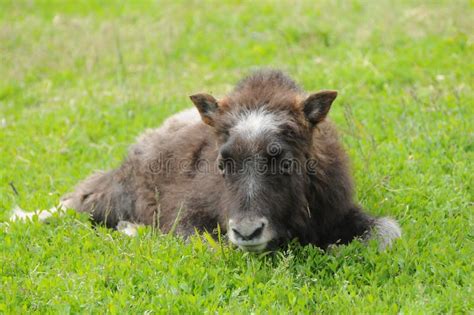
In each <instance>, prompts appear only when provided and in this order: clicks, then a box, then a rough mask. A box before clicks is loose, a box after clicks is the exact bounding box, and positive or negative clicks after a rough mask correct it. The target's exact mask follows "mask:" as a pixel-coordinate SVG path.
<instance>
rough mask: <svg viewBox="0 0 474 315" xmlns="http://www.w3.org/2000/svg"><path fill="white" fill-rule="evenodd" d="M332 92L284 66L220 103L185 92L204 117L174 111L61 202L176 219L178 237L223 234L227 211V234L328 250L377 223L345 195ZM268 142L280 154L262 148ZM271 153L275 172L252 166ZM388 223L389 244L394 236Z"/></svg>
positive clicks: (105, 217) (109, 217)
mask: <svg viewBox="0 0 474 315" xmlns="http://www.w3.org/2000/svg"><path fill="white" fill-rule="evenodd" d="M336 95H337V94H336V93H335V92H333V91H323V92H320V93H316V94H312V95H307V94H305V93H304V92H303V91H302V90H301V89H300V88H299V87H298V86H297V85H296V83H295V82H294V81H292V80H291V79H290V78H288V77H287V76H286V75H284V74H283V73H281V72H279V71H273V70H264V71H258V72H256V73H254V74H252V75H251V76H249V77H247V78H246V79H244V80H242V81H241V82H240V83H239V84H238V85H237V87H236V88H235V89H234V90H233V91H232V92H231V93H230V94H229V95H228V96H227V97H225V98H224V99H222V100H221V101H217V100H215V99H214V98H213V97H212V96H210V95H207V94H197V95H194V96H191V99H192V101H193V102H194V103H195V105H196V107H197V108H198V110H199V113H200V115H201V119H202V120H196V119H195V118H193V117H191V119H180V118H179V117H172V118H170V119H169V120H168V121H167V122H165V124H164V125H163V126H162V127H161V128H159V129H156V130H151V131H148V132H146V133H145V134H144V135H142V136H141V137H140V138H139V139H138V141H137V143H136V144H135V145H133V146H132V147H131V148H130V151H129V154H128V157H127V159H126V160H125V161H124V163H123V164H122V165H121V166H120V167H119V168H118V169H116V170H112V171H108V172H101V173H97V174H94V175H92V176H91V177H89V178H88V179H86V180H85V181H83V182H82V183H80V184H79V185H78V186H77V187H76V189H75V191H74V192H73V193H70V194H68V195H66V196H65V197H63V203H64V204H65V205H66V206H68V207H71V208H74V209H76V210H77V211H80V212H89V213H91V215H92V218H93V220H94V221H95V222H98V223H104V224H106V225H107V226H109V227H116V226H117V224H118V222H119V221H131V222H135V223H141V224H146V225H152V224H156V225H158V226H159V228H160V229H161V230H162V231H163V232H168V231H170V229H171V227H172V226H173V224H174V223H175V221H176V220H177V223H178V224H177V226H176V232H177V233H178V234H180V235H184V236H188V235H190V234H192V233H194V231H195V229H197V230H200V231H203V230H207V231H213V230H214V229H215V228H216V227H217V225H220V227H221V229H222V230H223V231H224V232H227V231H228V229H229V224H230V223H229V222H230V221H229V219H232V220H234V221H235V222H240V223H238V224H240V225H239V226H238V228H235V229H234V228H232V230H229V232H232V231H233V232H232V233H233V236H234V238H239V237H240V238H241V239H243V240H244V241H247V240H249V239H251V238H258V237H260V234H262V233H263V232H262V229H265V231H266V230H268V231H269V232H268V233H269V234H268V235H269V236H268V240H269V242H268V244H266V245H265V247H266V248H274V247H276V246H279V245H281V244H284V243H285V242H288V241H289V240H291V239H293V238H297V239H298V240H299V241H300V242H301V243H303V244H307V243H312V244H315V245H317V246H319V247H322V248H326V247H327V246H328V245H330V244H334V243H347V242H349V241H351V240H352V239H353V238H355V237H359V236H363V235H365V234H366V233H369V234H370V233H371V231H372V230H373V228H374V227H376V226H377V222H379V221H377V220H378V219H375V218H373V217H371V216H369V215H367V214H366V213H364V212H363V211H362V210H361V209H360V207H359V206H357V205H356V204H355V203H354V202H353V185H352V181H351V177H350V175H349V171H348V166H347V156H346V154H345V153H344V150H343V149H342V147H341V145H340V143H339V141H338V137H337V133H336V131H335V129H334V127H333V125H332V124H331V123H330V122H329V121H327V120H326V119H325V117H326V115H327V113H328V111H329V108H330V106H331V103H332V101H333V100H334V99H335V98H336ZM251 113H257V114H255V115H257V116H258V115H260V116H258V118H259V119H267V120H269V117H270V118H272V119H273V120H274V121H271V122H270V123H269V124H268V126H257V131H258V132H260V131H261V134H260V133H259V134H257V136H256V138H252V137H253V135H252V134H246V132H247V129H242V127H239V122H242V120H243V119H249V118H248V117H249V115H251ZM264 114H265V115H267V116H262V115H264ZM191 116H192V115H191ZM257 116H255V117H257ZM252 117H253V116H252ZM262 117H263V118H262ZM259 127H262V128H261V130H259ZM267 127H268V128H267ZM239 128H240V129H239ZM242 132H243V133H242ZM248 132H250V130H249V131H248ZM272 145H274V146H275V147H276V148H277V151H278V152H269V150H270V151H271V149H269V148H271V147H272ZM255 157H259V158H260V157H265V158H266V159H259V160H258V161H257V160H256V159H254V158H255ZM286 160H288V161H290V162H291V163H288V162H284V161H286ZM229 161H230V162H232V163H231V164H229V163H228V162H229ZM248 161H253V162H252V163H250V164H251V165H252V166H251V167H250V168H246V167H248V166H247V165H250V164H249V163H246V162H248ZM260 161H263V162H260ZM269 161H271V162H272V163H273V162H275V165H277V166H276V168H275V169H273V172H270V171H269V170H265V171H263V172H262V173H259V174H257V173H256V169H257V167H260V166H262V165H270V164H268V163H270V162H269ZM262 163H263V164H262ZM302 166H304V167H302ZM272 167H273V164H272ZM236 170H244V172H236ZM249 170H250V171H249ZM223 174H224V175H223ZM256 174H257V175H256ZM252 185H253V186H252ZM249 187H253V188H252V189H255V191H254V192H249ZM261 218H264V219H261ZM256 220H260V221H261V222H263V223H260V221H258V225H256V226H255V227H252V230H251V232H252V233H253V234H252V233H249V236H245V235H243V233H241V232H240V231H242V230H245V229H246V227H245V226H243V225H244V223H242V222H250V223H246V224H254V222H256ZM386 220H387V219H386ZM392 223H393V224H394V225H395V227H396V223H394V222H392V221H391V224H392ZM255 224H257V223H255ZM260 224H261V225H260ZM383 228H385V227H383ZM396 228H397V227H396ZM239 229H242V230H239ZM389 229H390V228H389ZM393 229H394V228H393V227H392V231H387V233H390V232H392V233H395V234H394V235H395V236H394V237H392V238H390V239H389V242H388V243H390V241H391V239H393V238H395V237H398V236H399V231H398V230H397V231H395V232H394V231H393ZM395 230H396V229H395ZM270 232H271V233H270ZM380 233H382V234H383V233H384V231H382V232H380ZM241 234H242V235H241ZM372 234H374V233H372ZM262 237H263V236H262Z"/></svg>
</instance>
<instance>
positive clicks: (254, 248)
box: [236, 242, 268, 253]
mask: <svg viewBox="0 0 474 315" xmlns="http://www.w3.org/2000/svg"><path fill="white" fill-rule="evenodd" d="M267 244H268V242H264V243H260V244H247V245H239V244H236V245H237V246H238V247H239V248H240V249H242V250H244V251H246V252H256V253H259V252H262V251H263V250H264V249H265V248H267Z"/></svg>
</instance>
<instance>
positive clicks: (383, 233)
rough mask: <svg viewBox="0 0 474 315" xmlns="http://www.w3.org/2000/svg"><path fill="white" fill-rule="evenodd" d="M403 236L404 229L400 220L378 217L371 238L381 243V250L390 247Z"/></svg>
mask: <svg viewBox="0 0 474 315" xmlns="http://www.w3.org/2000/svg"><path fill="white" fill-rule="evenodd" d="M401 236H402V229H401V228H400V225H398V222H397V221H396V220H394V219H392V218H389V217H383V218H378V219H376V221H375V224H374V227H373V228H372V231H371V233H370V238H371V239H376V240H377V241H378V243H379V250H381V251H383V250H385V249H387V248H390V247H391V246H392V244H393V242H394V240H396V239H397V238H400V237H401Z"/></svg>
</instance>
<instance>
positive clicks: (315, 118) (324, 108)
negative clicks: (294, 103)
mask: <svg viewBox="0 0 474 315" xmlns="http://www.w3.org/2000/svg"><path fill="white" fill-rule="evenodd" d="M336 97H337V92H336V91H321V92H318V93H314V94H311V95H310V96H308V98H307V99H305V100H304V101H303V104H302V108H303V112H304V114H305V116H306V119H308V121H309V122H310V123H311V125H312V126H316V125H317V124H318V123H319V122H321V121H322V120H324V118H326V116H327V114H328V112H329V109H330V108H331V104H332V102H333V101H334V100H335V99H336Z"/></svg>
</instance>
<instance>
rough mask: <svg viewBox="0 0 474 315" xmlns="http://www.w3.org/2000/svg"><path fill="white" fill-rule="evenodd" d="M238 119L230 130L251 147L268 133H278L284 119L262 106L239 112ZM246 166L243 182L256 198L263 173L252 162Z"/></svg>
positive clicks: (251, 196) (247, 193) (250, 194)
mask: <svg viewBox="0 0 474 315" xmlns="http://www.w3.org/2000/svg"><path fill="white" fill-rule="evenodd" d="M237 119H238V122H237V124H236V125H235V126H234V127H233V128H231V130H230V132H231V134H233V135H236V136H237V137H240V138H241V139H243V140H245V141H246V142H248V145H249V147H253V143H254V142H257V141H261V139H262V138H264V137H266V136H267V135H269V134H272V133H277V132H278V131H279V130H280V126H281V124H282V122H283V121H284V119H283V117H282V116H281V115H278V114H276V113H272V112H268V111H266V110H265V109H261V108H260V109H257V110H254V111H244V112H242V113H239V114H238V116H237ZM246 167H248V168H249V169H247V170H246V172H245V174H244V175H243V176H244V177H245V179H244V180H243V184H244V185H245V186H246V187H245V189H246V195H247V197H248V198H254V197H255V196H256V194H257V192H258V191H259V190H260V188H261V184H260V178H259V177H260V176H261V174H259V172H258V171H257V169H256V165H252V162H250V163H249V164H248V165H247V166H246Z"/></svg>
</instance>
